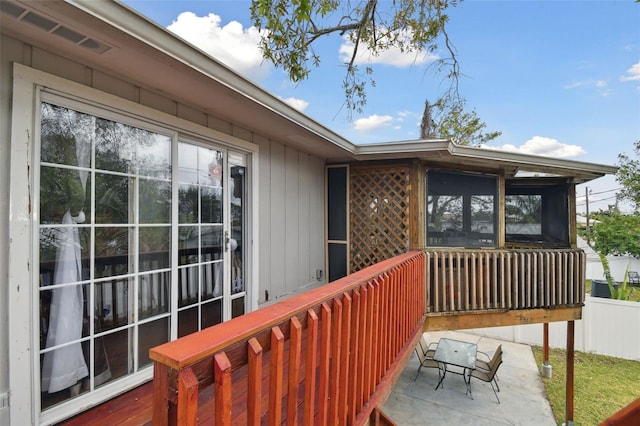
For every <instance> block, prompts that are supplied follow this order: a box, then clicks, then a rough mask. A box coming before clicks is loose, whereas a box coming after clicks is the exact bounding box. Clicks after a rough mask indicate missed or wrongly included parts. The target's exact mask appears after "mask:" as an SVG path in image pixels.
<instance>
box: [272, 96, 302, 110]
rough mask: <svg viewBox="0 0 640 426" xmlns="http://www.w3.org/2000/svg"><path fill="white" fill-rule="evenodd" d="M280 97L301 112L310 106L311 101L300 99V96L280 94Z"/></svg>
mask: <svg viewBox="0 0 640 426" xmlns="http://www.w3.org/2000/svg"><path fill="white" fill-rule="evenodd" d="M278 97H279V98H280V99H282V100H283V101H284V102H286V103H287V104H289V106H291V107H293V108H295V109H297V110H298V111H300V112H304V110H305V109H306V108H307V107H308V106H309V102H307V101H305V100H303V99H298V98H293V97H292V98H281V97H280V96H278Z"/></svg>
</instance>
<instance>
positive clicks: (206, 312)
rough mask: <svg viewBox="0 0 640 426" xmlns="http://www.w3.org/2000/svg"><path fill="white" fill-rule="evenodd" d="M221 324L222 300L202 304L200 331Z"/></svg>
mask: <svg viewBox="0 0 640 426" xmlns="http://www.w3.org/2000/svg"><path fill="white" fill-rule="evenodd" d="M221 322H222V299H216V300H214V301H212V302H208V303H203V304H202V328H201V330H202V329H205V328H207V327H211V326H212V325H216V324H220V323H221Z"/></svg>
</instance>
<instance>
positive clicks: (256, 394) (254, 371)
mask: <svg viewBox="0 0 640 426" xmlns="http://www.w3.org/2000/svg"><path fill="white" fill-rule="evenodd" d="M247 351H248V354H247V356H248V359H247V361H248V364H249V369H248V374H247V382H248V385H247V424H248V425H252V426H258V425H259V424H260V417H261V416H260V413H261V410H262V404H261V403H260V402H261V398H262V346H260V343H258V340H257V339H256V338H255V337H253V338H251V339H249V342H248V348H247Z"/></svg>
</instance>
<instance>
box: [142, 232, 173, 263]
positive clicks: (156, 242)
mask: <svg viewBox="0 0 640 426" xmlns="http://www.w3.org/2000/svg"><path fill="white" fill-rule="evenodd" d="M139 232H140V244H139V250H140V258H139V265H138V268H139V270H140V271H141V272H142V271H151V270H154V269H163V268H168V267H169V265H170V262H171V252H170V251H169V249H170V247H171V227H169V226H149V227H145V228H140V231H139Z"/></svg>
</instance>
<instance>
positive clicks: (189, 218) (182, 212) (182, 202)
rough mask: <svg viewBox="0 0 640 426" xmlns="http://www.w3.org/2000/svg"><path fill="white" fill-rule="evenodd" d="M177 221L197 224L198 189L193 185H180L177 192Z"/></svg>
mask: <svg viewBox="0 0 640 426" xmlns="http://www.w3.org/2000/svg"><path fill="white" fill-rule="evenodd" d="M178 191H179V193H178V220H179V222H180V223H198V220H199V219H200V216H199V214H198V212H199V211H200V208H199V204H198V200H199V199H200V194H199V189H198V187H197V186H195V185H180V189H179V190H178Z"/></svg>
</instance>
